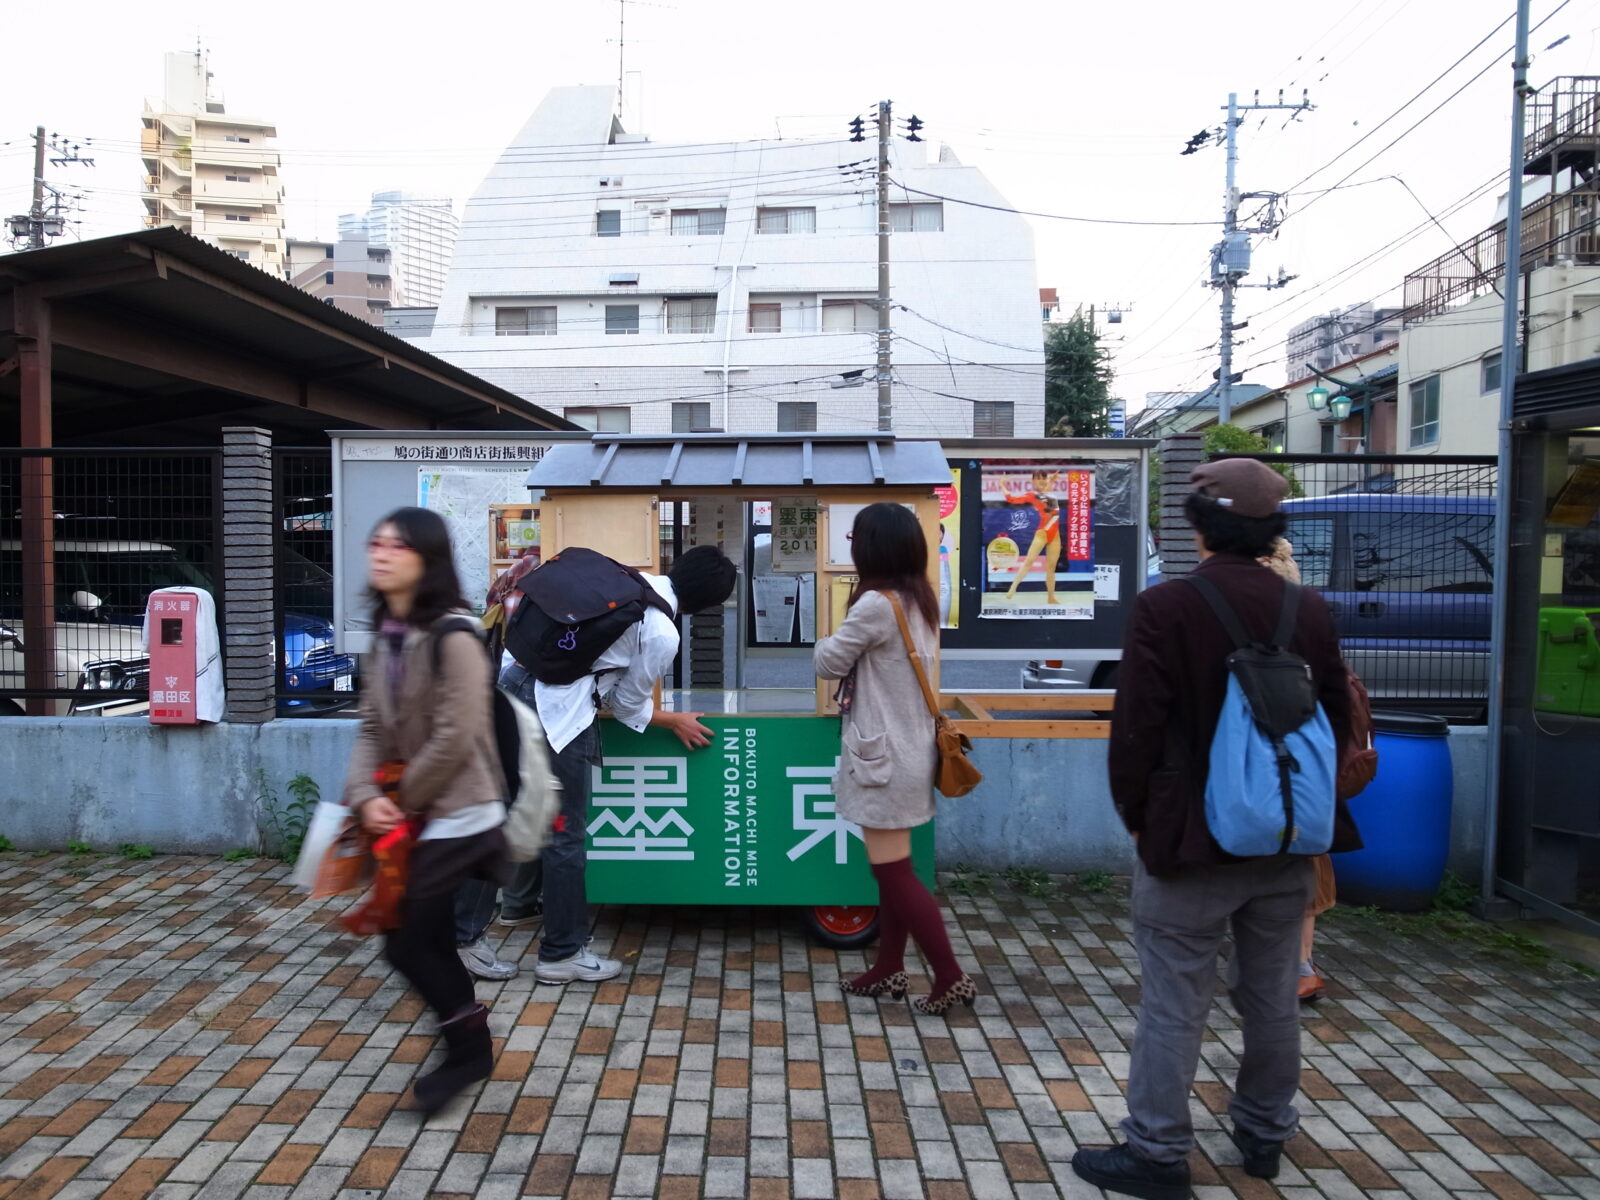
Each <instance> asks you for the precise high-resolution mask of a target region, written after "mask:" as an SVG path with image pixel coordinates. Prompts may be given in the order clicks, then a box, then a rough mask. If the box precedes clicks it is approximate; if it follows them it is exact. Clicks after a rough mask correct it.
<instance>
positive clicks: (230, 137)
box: [222, 133, 250, 142]
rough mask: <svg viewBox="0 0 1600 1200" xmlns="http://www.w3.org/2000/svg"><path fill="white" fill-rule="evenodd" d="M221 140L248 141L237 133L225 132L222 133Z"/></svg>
mask: <svg viewBox="0 0 1600 1200" xmlns="http://www.w3.org/2000/svg"><path fill="white" fill-rule="evenodd" d="M222 140H223V141H225V142H248V141H249V140H250V139H249V138H247V137H240V136H239V135H238V134H237V133H225V134H223V135H222Z"/></svg>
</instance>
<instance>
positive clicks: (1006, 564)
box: [979, 462, 1095, 621]
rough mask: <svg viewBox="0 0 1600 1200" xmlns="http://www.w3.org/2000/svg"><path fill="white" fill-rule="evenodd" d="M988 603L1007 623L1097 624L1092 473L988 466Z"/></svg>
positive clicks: (987, 609) (990, 614)
mask: <svg viewBox="0 0 1600 1200" xmlns="http://www.w3.org/2000/svg"><path fill="white" fill-rule="evenodd" d="M982 488H983V548H982V554H983V604H982V610H981V612H980V613H979V615H980V616H982V617H986V618H999V619H1003V620H1020V619H1030V618H1044V619H1046V620H1057V621H1059V620H1078V621H1089V620H1093V619H1094V593H1095V569H1094V469H1093V468H1092V467H1084V468H1078V467H1065V466H1062V465H1060V464H1056V463H1026V462H1024V463H1004V464H1002V463H985V464H984V467H983V484H982Z"/></svg>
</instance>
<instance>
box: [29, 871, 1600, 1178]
mask: <svg viewBox="0 0 1600 1200" xmlns="http://www.w3.org/2000/svg"><path fill="white" fill-rule="evenodd" d="M284 874H285V868H284V867H283V866H282V865H281V864H277V863H270V862H266V861H254V862H243V863H227V862H222V861H220V860H212V859H196V858H157V859H154V860H151V861H147V862H125V861H121V860H118V859H113V858H98V859H73V858H69V857H67V856H65V855H60V856H54V857H33V856H24V855H20V854H6V855H0V1155H3V1158H0V1200H4V1198H7V1197H9V1198H10V1200H32V1198H35V1197H47V1196H59V1197H63V1198H69V1200H79V1198H87V1197H94V1196H102V1197H107V1198H116V1200H124V1198H127V1197H138V1196H152V1197H162V1198H170V1200H180V1198H188V1197H194V1198H196V1200H223V1198H226V1197H235V1196H238V1197H259V1198H261V1200H315V1198H318V1197H362V1198H376V1197H378V1196H380V1195H381V1196H387V1197H396V1198H408V1197H418V1198H420V1197H465V1196H478V1197H485V1198H494V1200H500V1198H502V1197H504V1198H507V1200H511V1198H515V1197H520V1196H572V1197H607V1196H622V1197H643V1196H662V1197H699V1196H706V1197H745V1196H749V1197H758V1198H783V1197H796V1198H802V1197H833V1196H839V1197H847V1198H856V1197H862V1198H865V1197H885V1198H893V1197H928V1198H930V1200H954V1198H956V1197H967V1196H971V1197H976V1198H978V1200H996V1198H999V1197H1005V1196H1018V1197H1036V1196H1037V1197H1044V1196H1058V1195H1065V1196H1069V1197H1082V1196H1093V1195H1097V1194H1098V1192H1097V1191H1096V1190H1095V1189H1092V1188H1089V1187H1087V1186H1085V1185H1084V1184H1082V1183H1080V1182H1079V1181H1078V1180H1077V1179H1076V1177H1074V1176H1073V1174H1072V1171H1071V1168H1070V1167H1069V1165H1068V1162H1069V1160H1070V1158H1071V1156H1072V1152H1073V1150H1074V1149H1075V1148H1076V1147H1077V1146H1078V1145H1079V1144H1096V1143H1104V1142H1106V1141H1107V1140H1109V1138H1110V1136H1111V1134H1112V1131H1113V1129H1114V1126H1115V1124H1116V1122H1117V1120H1118V1119H1119V1118H1120V1117H1121V1116H1122V1115H1123V1111H1124V1110H1123V1096H1122V1093H1123V1088H1124V1086H1125V1082H1126V1077H1127V1068H1128V1043H1129V1039H1130V1037H1131V1035H1132V1032H1133V1025H1134V1005H1135V1004H1136V1003H1137V999H1138V997H1137V972H1136V964H1135V961H1134V956H1133V950H1132V946H1131V944H1130V943H1129V940H1128V920H1127V904H1126V899H1125V896H1124V894H1123V892H1122V890H1121V889H1120V888H1117V887H1113V888H1112V889H1111V890H1109V891H1105V892H1101V893H1098V894H1091V893H1088V892H1084V891H1073V890H1071V889H1070V888H1068V889H1067V890H1065V891H1064V892H1062V893H1061V894H1058V895H1056V896H1055V897H1053V898H1050V899H1047V900H1041V899H1034V898H1030V897H1026V896H1022V895H1018V894H1013V893H1012V892H1010V891H1009V890H1002V891H1001V894H999V895H998V896H993V897H991V896H982V897H968V896H961V895H956V896H947V897H946V898H945V903H946V905H947V918H948V920H949V922H950V924H951V927H952V932H953V933H955V934H957V935H958V940H957V953H958V954H959V956H960V957H961V959H962V961H963V963H964V964H965V965H966V967H967V969H968V970H969V971H971V972H973V973H974V974H979V975H981V977H982V979H983V983H982V984H981V990H982V996H981V998H980V999H979V1002H978V1005H977V1008H976V1009H975V1010H970V1011H969V1010H963V1011H961V1012H959V1013H957V1014H956V1015H955V1016H953V1017H952V1018H950V1019H949V1020H948V1021H947V1020H944V1019H938V1018H928V1017H916V1016H914V1015H913V1014H912V1013H911V1011H910V1009H909V1008H908V1006H907V1005H906V1004H905V1003H903V1002H902V1003H891V1002H887V1001H885V1002H882V1003H873V1002H871V1001H866V1000H850V1001H848V1002H846V1001H844V1000H843V999H842V998H841V996H840V994H839V992H838V989H837V980H838V979H839V977H840V975H841V974H845V973H853V972H855V971H858V970H860V969H861V968H862V966H863V956H862V954H861V952H859V951H857V952H840V953H835V952H834V951H831V950H824V949H820V948H817V947H815V946H812V945H810V944H809V943H808V942H807V940H806V938H805V936H804V934H803V932H802V930H801V926H800V923H799V921H798V920H797V919H796V917H795V916H794V914H792V913H786V912H780V911H775V910H771V909H755V910H750V909H687V910H686V909H668V908H653V909H652V908H645V907H633V908H608V909H604V910H600V912H599V914H598V918H599V919H598V924H597V927H596V930H595V934H596V942H595V944H596V947H597V948H598V949H601V950H604V951H608V952H610V953H613V954H615V955H617V956H618V957H620V958H621V959H622V960H623V961H624V963H625V964H626V967H625V971H624V974H623V977H622V978H621V979H620V980H617V981H613V982H609V983H605V984H601V985H598V986H596V985H592V984H579V985H572V986H569V987H567V988H564V989H562V988H554V987H548V986H541V987H536V986H535V985H534V982H533V979H532V974H531V970H528V971H526V972H525V973H524V974H523V975H522V976H520V977H518V978H517V979H514V980H512V981H510V982H508V983H505V984H500V985H487V984H480V985H479V995H480V998H482V999H484V1000H485V1001H486V1002H487V1003H489V1004H490V1005H491V1006H492V1008H493V1017H492V1024H493V1029H494V1032H495V1035H496V1038H497V1043H498V1044H497V1048H498V1050H499V1063H498V1066H497V1067H496V1070H495V1073H494V1078H493V1079H492V1080H491V1081H489V1083H488V1084H487V1085H485V1086H484V1087H483V1089H482V1090H481V1092H479V1093H477V1094H476V1095H474V1096H472V1097H471V1098H470V1099H463V1100H462V1101H459V1102H457V1103H456V1104H454V1105H452V1106H451V1107H450V1108H449V1109H447V1110H446V1111H445V1112H444V1113H442V1114H440V1115H439V1116H438V1117H436V1118H435V1119H434V1120H433V1121H432V1122H429V1123H428V1124H426V1125H424V1124H423V1123H422V1121H421V1120H420V1119H419V1117H418V1116H417V1115H416V1114H414V1113H411V1112H408V1111H404V1110H403V1108H402V1107H401V1105H402V1103H403V1099H404V1093H405V1091H406V1089H407V1087H408V1086H409V1084H410V1082H411V1080H412V1079H413V1078H414V1077H415V1075H416V1074H417V1073H418V1072H419V1071H420V1070H422V1069H423V1067H424V1063H425V1061H426V1060H427V1059H428V1058H429V1056H430V1053H431V1052H432V1048H433V1044H434V1038H433V1025H432V1021H431V1018H429V1017H428V1016H427V1015H425V1014H424V1012H423V1008H422V1004H421V1002H420V1001H419V1000H418V999H417V998H415V997H414V996H411V995H408V994H407V993H406V992H405V991H404V989H403V988H402V987H401V986H400V984H399V982H398V980H397V979H396V978H395V977H394V976H393V975H391V973H390V971H389V970H388V968H387V966H386V965H385V964H384V962H383V960H382V958H381V956H380V955H379V952H378V945H377V943H376V942H372V941H360V940H357V939H354V938H351V937H348V936H346V935H344V934H343V933H342V931H340V930H339V928H338V926H337V925H335V924H334V923H333V919H334V917H335V915H336V914H337V913H338V911H340V908H341V907H342V904H341V903H340V902H328V903H321V904H313V903H311V902H309V901H304V900H302V899H301V898H300V897H299V896H298V895H297V894H296V893H293V892H292V891H291V890H290V889H289V888H288V887H286V886H284V883H283V879H284ZM1326 928H1327V933H1326V936H1325V937H1324V941H1323V947H1322V951H1321V956H1322V961H1323V964H1324V966H1325V968H1326V969H1327V970H1328V972H1329V973H1330V975H1331V977H1332V979H1333V985H1332V988H1331V991H1330V995H1329V997H1328V999H1327V1000H1326V1001H1324V1002H1323V1004H1322V1005H1321V1006H1320V1007H1319V1008H1318V1009H1317V1010H1316V1011H1315V1012H1314V1013H1310V1014H1308V1016H1307V1019H1306V1022H1305V1030H1306V1035H1307V1036H1306V1038H1305V1055H1306V1061H1305V1068H1306V1069H1305V1074H1304V1081H1303V1084H1304V1086H1303V1090H1304V1096H1303V1098H1302V1100H1301V1107H1302V1111H1303V1113H1304V1129H1303V1133H1302V1135H1301V1136H1300V1137H1299V1138H1297V1139H1296V1140H1295V1141H1294V1142H1292V1143H1291V1144H1290V1147H1289V1156H1288V1158H1289V1161H1287V1162H1286V1163H1285V1169H1284V1172H1283V1174H1282V1176H1281V1177H1280V1179H1279V1180H1278V1187H1277V1188H1276V1189H1274V1188H1273V1187H1272V1186H1269V1185H1267V1184H1265V1183H1262V1182H1261V1181H1258V1180H1251V1179H1248V1178H1246V1177H1245V1176H1244V1175H1242V1174H1241V1173H1240V1171H1239V1169H1238V1166H1237V1165H1236V1164H1237V1162H1238V1158H1237V1155H1236V1154H1235V1153H1234V1152H1233V1151H1232V1148H1231V1146H1230V1144H1229V1142H1228V1139H1227V1136H1226V1132H1225V1129H1226V1126H1225V1122H1224V1119H1223V1118H1221V1117H1220V1116H1219V1114H1221V1113H1222V1112H1223V1111H1224V1109H1225V1103H1226V1097H1227V1086H1226V1082H1225V1081H1226V1080H1227V1079H1228V1078H1230V1077H1231V1074H1232V1069H1233V1067H1234V1064H1235V1060H1236V1055H1237V1054H1238V1052H1239V1049H1240V1035H1239V1030H1238V1026H1237V1022H1236V1020H1235V1018H1234V1016H1233V1014H1232V1011H1231V1009H1230V1008H1229V1007H1228V1005H1227V1003H1226V1002H1225V1001H1219V1003H1218V1004H1217V1006H1216V1008H1215V1009H1214V1015H1213V1019H1212V1021H1211V1025H1210V1030H1209V1032H1208V1036H1207V1040H1206V1043H1205V1047H1204V1055H1203V1061H1202V1062H1201V1064H1200V1072H1199V1078H1198V1079H1197V1081H1196V1084H1195V1095H1194V1099H1193V1102H1192V1108H1193V1110H1194V1113H1195V1119H1196V1124H1197V1128H1198V1129H1199V1131H1200V1133H1199V1138H1200V1143H1201V1150H1200V1151H1199V1152H1197V1153H1196V1154H1195V1155H1194V1158H1193V1167H1194V1174H1195V1182H1196V1194H1197V1195H1198V1196H1200V1197H1201V1198H1202V1200H1208V1198H1211V1197H1224V1196H1242V1197H1252V1198H1253V1197H1267V1196H1273V1195H1278V1194H1281V1195H1283V1196H1286V1197H1297V1198H1305V1200H1310V1198H1312V1197H1330V1198H1341V1200H1342V1198H1344V1197H1362V1196H1379V1197H1381V1196H1392V1197H1400V1196H1413V1197H1424V1198H1427V1197H1439V1196H1463V1197H1491V1196H1493V1197H1499V1198H1501V1200H1512V1198H1517V1197H1534V1196H1540V1197H1547V1196H1588V1197H1600V1077H1597V1062H1600V1059H1597V1054H1600V1019H1597V1015H1596V1013H1595V1007H1596V1000H1597V999H1600V985H1597V984H1596V983H1595V982H1592V981H1590V980H1588V979H1586V978H1584V977H1582V976H1581V975H1579V974H1578V973H1577V972H1575V971H1572V970H1570V969H1568V968H1565V967H1561V966H1559V965H1552V966H1534V967H1530V966H1528V965H1526V964H1524V963H1522V962H1520V961H1516V960H1512V959H1510V958H1506V957H1501V956H1498V955H1495V954H1489V953H1486V952H1483V951H1481V950H1471V949H1469V948H1465V947H1462V946H1458V945H1454V944H1451V943H1447V942H1444V941H1440V940H1437V939H1434V938H1431V937H1429V938H1408V937H1403V936H1400V935H1396V934H1394V933H1392V932H1387V931H1385V930H1384V929H1382V928H1381V927H1380V926H1378V925H1376V924H1373V923H1370V922H1363V921H1360V920H1351V919H1344V920H1337V921H1334V922H1331V923H1328V924H1327V927H1326ZM532 936H533V934H532V932H531V931H528V930H519V931H517V932H515V933H514V934H512V935H511V936H510V937H509V938H508V939H507V942H506V947H507V952H508V953H509V954H511V955H512V956H519V955H526V957H525V958H524V959H523V961H524V965H525V967H528V968H531V966H532V955H531V953H528V951H529V948H530V943H531V939H532ZM921 986H923V987H925V986H926V985H925V984H923V985H921Z"/></svg>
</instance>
